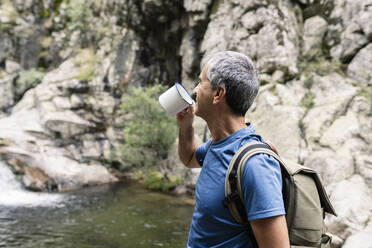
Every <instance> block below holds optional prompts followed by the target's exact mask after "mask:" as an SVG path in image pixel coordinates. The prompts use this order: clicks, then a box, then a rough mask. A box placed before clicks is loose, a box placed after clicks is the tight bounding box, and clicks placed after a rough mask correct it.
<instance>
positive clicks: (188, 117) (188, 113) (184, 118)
mask: <svg viewBox="0 0 372 248" xmlns="http://www.w3.org/2000/svg"><path fill="white" fill-rule="evenodd" d="M194 116H195V115H194V106H193V105H190V106H188V107H187V108H185V109H184V110H182V111H181V112H179V113H178V114H177V115H176V118H177V124H178V126H179V128H180V129H187V128H190V126H192V123H193V122H194Z"/></svg>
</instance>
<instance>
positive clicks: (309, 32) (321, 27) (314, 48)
mask: <svg viewBox="0 0 372 248" xmlns="http://www.w3.org/2000/svg"><path fill="white" fill-rule="evenodd" d="M326 31H327V22H326V21H325V20H324V19H323V18H322V17H320V16H314V17H311V18H309V19H307V20H306V21H305V25H304V37H303V40H304V47H303V55H307V56H310V57H312V56H314V55H319V54H320V53H321V47H322V41H323V36H324V34H325V32H326Z"/></svg>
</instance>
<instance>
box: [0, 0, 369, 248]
mask: <svg viewBox="0 0 372 248" xmlns="http://www.w3.org/2000/svg"><path fill="white" fill-rule="evenodd" d="M371 6H372V1H371V0H318V1H313V0H297V1H290V0H276V1H268V0H252V1H244V0H215V1H212V0H203V1H196V0H184V1H158V0H146V1H138V0H115V1H86V0H79V1H77V0H63V1H49V0H43V1H35V0H27V1H19V0H4V1H1V3H0V154H1V157H2V159H3V161H4V162H6V164H7V165H8V166H10V167H11V168H12V170H13V171H14V172H15V173H18V174H21V175H22V176H21V180H22V182H23V185H24V186H26V187H27V188H29V189H33V190H44V191H52V190H67V189H71V188H75V187H81V186H85V185H92V184H97V183H106V182H113V181H116V180H117V177H116V176H117V175H118V174H117V173H118V170H117V167H118V163H119V162H120V161H114V160H113V158H112V153H113V152H115V150H117V149H118V147H120V144H122V143H123V142H125V140H124V139H123V137H122V134H121V131H122V129H123V127H125V116H123V115H122V113H121V111H120V105H121V104H122V102H123V98H124V96H123V92H125V91H126V89H127V87H128V86H146V85H152V84H158V83H161V84H165V85H172V84H173V83H174V82H175V81H181V82H183V84H184V85H185V86H186V87H187V88H188V89H189V90H191V89H192V88H193V87H194V84H195V83H194V82H195V81H196V80H197V77H198V74H199V73H200V67H201V65H202V64H203V63H204V62H205V60H206V58H207V57H208V55H210V54H212V53H214V52H216V51H221V50H234V51H239V52H242V53H245V54H247V55H248V56H250V57H251V58H252V59H253V60H254V61H255V63H256V65H257V69H258V72H259V77H260V81H261V88H260V92H259V95H258V97H257V100H256V102H255V103H254V105H253V106H252V108H251V109H250V111H249V112H248V113H247V115H246V119H247V121H249V122H251V123H253V125H254V127H255V128H256V130H257V132H258V133H260V134H261V135H262V136H263V137H264V138H265V139H266V140H270V141H271V142H272V143H274V144H275V145H276V146H277V147H278V150H279V153H280V154H281V155H282V156H283V157H286V158H288V159H291V160H294V161H296V162H299V163H301V164H304V165H305V166H308V167H312V168H315V169H316V170H317V171H318V172H319V174H320V177H321V179H322V180H323V182H324V183H325V185H326V189H327V191H328V193H329V195H330V197H331V200H332V202H333V203H334V205H335V208H336V211H337V212H338V217H328V218H327V220H326V222H327V225H328V228H329V231H330V232H331V233H332V234H333V235H334V239H333V240H334V241H335V242H334V247H341V246H342V247H370V245H369V244H370V243H371V242H372V241H371V238H370V237H372V229H371V225H372V224H371V221H370V219H371V218H372V198H371V189H372V157H371V154H372V88H371V87H372V83H371V82H372V81H371V73H372V72H371V71H372V68H371V65H372V61H371V59H372V51H371V50H372V44H371V40H372V28H371V21H370V20H371V19H372V9H371ZM195 126H196V133H197V135H198V136H199V138H200V140H205V139H206V138H208V135H209V134H208V131H207V129H206V126H205V123H204V122H203V121H202V120H200V119H197V120H196V122H195ZM162 168H163V169H164V170H168V171H167V173H168V174H172V175H177V176H178V177H181V178H185V182H184V184H185V185H187V186H188V187H189V188H191V189H192V188H193V186H194V185H195V182H196V178H197V175H198V170H193V171H191V170H186V169H184V168H183V166H182V165H181V163H180V161H179V160H178V158H177V147H176V146H175V147H174V148H172V150H170V151H169V156H168V159H167V160H165V161H163V164H162ZM119 176H120V174H119ZM180 191H184V190H180ZM363 245H365V246H363ZM368 245H369V246H368Z"/></svg>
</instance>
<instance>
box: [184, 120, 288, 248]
mask: <svg viewBox="0 0 372 248" xmlns="http://www.w3.org/2000/svg"><path fill="white" fill-rule="evenodd" d="M252 141H261V142H262V141H263V140H262V138H261V136H259V135H258V134H256V133H255V130H254V128H253V127H252V125H249V126H247V127H246V128H243V129H240V130H239V131H237V132H235V133H233V134H232V135H230V136H228V137H226V138H224V139H222V140H220V141H218V142H215V143H211V142H212V140H211V139H210V140H208V141H207V142H206V143H204V144H203V145H201V146H200V147H198V149H197V150H196V159H197V160H198V162H199V164H201V163H203V164H202V165H203V167H202V170H201V172H200V175H199V178H198V181H197V184H196V190H195V194H196V200H195V210H194V214H193V217H192V222H191V227H190V233H189V239H188V243H187V247H190V248H197V247H208V248H210V247H214V248H217V247H225V248H226V247H234V248H235V247H252V246H251V242H250V240H249V238H248V234H247V232H246V231H245V230H244V228H243V226H242V225H240V224H238V223H237V222H236V221H235V220H234V218H233V217H232V215H231V214H230V212H229V210H228V209H227V208H225V207H224V206H223V204H222V200H223V199H224V198H225V176H226V171H227V168H228V166H229V163H230V161H231V159H232V157H233V156H234V154H235V153H236V152H237V151H238V149H239V148H240V147H241V146H243V145H244V144H246V143H247V142H252ZM203 161H204V162H203ZM242 189H243V193H244V200H245V207H246V212H247V216H248V220H250V221H251V220H255V219H262V218H268V217H273V216H279V215H284V214H285V209H284V204H283V199H282V191H281V190H282V179H281V172H280V165H279V163H278V162H277V161H276V160H275V159H274V158H273V157H271V156H269V155H266V154H257V155H255V156H253V157H251V158H250V159H249V160H248V161H247V164H246V166H245V168H244V172H243V180H242Z"/></svg>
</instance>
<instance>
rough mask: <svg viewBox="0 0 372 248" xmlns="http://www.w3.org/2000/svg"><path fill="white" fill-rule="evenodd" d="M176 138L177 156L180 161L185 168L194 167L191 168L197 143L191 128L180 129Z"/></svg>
mask: <svg viewBox="0 0 372 248" xmlns="http://www.w3.org/2000/svg"><path fill="white" fill-rule="evenodd" d="M178 138H179V141H178V155H179V157H180V160H181V161H182V163H183V164H184V165H185V166H187V167H194V166H192V164H193V162H194V161H192V160H193V158H194V157H195V151H196V149H197V147H198V143H197V141H196V138H195V135H194V128H193V126H192V125H190V126H189V127H186V128H180V129H179V134H178ZM195 162H196V161H195Z"/></svg>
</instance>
